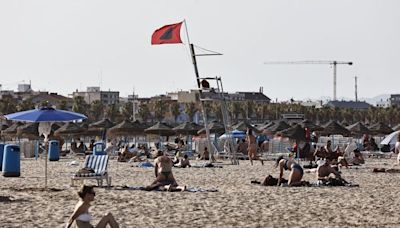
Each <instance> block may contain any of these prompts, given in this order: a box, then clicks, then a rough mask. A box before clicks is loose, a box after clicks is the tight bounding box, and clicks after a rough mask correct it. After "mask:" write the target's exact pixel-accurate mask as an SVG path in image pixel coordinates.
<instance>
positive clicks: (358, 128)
mask: <svg viewBox="0 0 400 228" xmlns="http://www.w3.org/2000/svg"><path fill="white" fill-rule="evenodd" d="M346 128H347V130H349V131H350V132H351V134H353V135H357V136H361V135H363V134H369V133H370V132H371V131H370V130H369V129H368V128H367V127H366V126H365V125H364V124H362V123H361V122H357V123H355V124H352V125H350V126H348V127H346Z"/></svg>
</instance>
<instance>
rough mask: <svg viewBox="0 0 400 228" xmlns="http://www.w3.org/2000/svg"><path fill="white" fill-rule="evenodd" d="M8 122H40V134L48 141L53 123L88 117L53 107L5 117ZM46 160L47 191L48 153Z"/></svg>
mask: <svg viewBox="0 0 400 228" xmlns="http://www.w3.org/2000/svg"><path fill="white" fill-rule="evenodd" d="M4 117H5V118H6V119H8V120H14V121H25V122H39V123H40V124H39V127H38V131H39V134H42V133H43V134H44V135H45V141H47V139H48V136H49V134H50V133H51V130H52V129H51V123H52V122H71V121H74V120H82V119H86V116H85V115H83V114H80V113H76V112H70V111H65V110H57V109H54V108H51V107H42V108H40V109H33V110H28V111H23V112H16V113H12V114H8V115H5V116H4ZM44 154H45V156H46V158H45V189H47V152H46V153H44Z"/></svg>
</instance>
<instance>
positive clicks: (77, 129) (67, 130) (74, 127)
mask: <svg viewBox="0 0 400 228" xmlns="http://www.w3.org/2000/svg"><path fill="white" fill-rule="evenodd" d="M83 132H85V128H83V127H81V126H79V125H78V124H76V123H73V122H68V123H66V124H64V125H63V126H62V127H60V128H59V129H57V130H56V131H55V132H54V135H56V136H71V135H75V134H80V133H83Z"/></svg>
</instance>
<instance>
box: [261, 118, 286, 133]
mask: <svg viewBox="0 0 400 228" xmlns="http://www.w3.org/2000/svg"><path fill="white" fill-rule="evenodd" d="M288 128H290V125H289V124H287V123H286V122H285V121H283V120H280V121H279V122H277V123H275V124H274V125H272V126H271V127H269V128H267V129H265V130H266V131H269V132H272V133H276V132H279V131H283V130H285V129H288Z"/></svg>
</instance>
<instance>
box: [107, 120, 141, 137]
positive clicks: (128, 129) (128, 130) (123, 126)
mask: <svg viewBox="0 0 400 228" xmlns="http://www.w3.org/2000/svg"><path fill="white" fill-rule="evenodd" d="M144 129H145V126H144V125H143V124H141V123H140V122H139V121H134V122H131V121H129V120H124V121H122V122H121V123H119V124H117V125H115V126H114V127H112V128H110V129H108V131H107V134H109V135H111V136H134V135H141V134H143V133H144Z"/></svg>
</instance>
